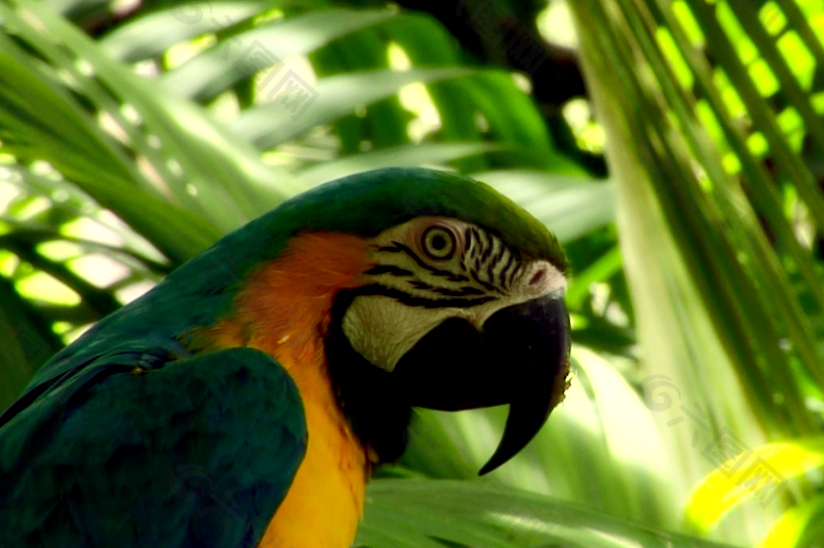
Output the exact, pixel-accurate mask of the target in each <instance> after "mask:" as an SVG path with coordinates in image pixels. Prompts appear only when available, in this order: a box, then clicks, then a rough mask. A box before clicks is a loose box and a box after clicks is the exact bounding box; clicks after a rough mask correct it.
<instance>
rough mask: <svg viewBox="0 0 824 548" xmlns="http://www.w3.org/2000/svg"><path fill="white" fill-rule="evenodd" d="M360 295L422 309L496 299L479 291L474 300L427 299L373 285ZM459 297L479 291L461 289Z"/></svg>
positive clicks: (466, 305) (449, 306) (476, 303)
mask: <svg viewBox="0 0 824 548" xmlns="http://www.w3.org/2000/svg"><path fill="white" fill-rule="evenodd" d="M438 289H442V290H444V291H451V290H449V289H446V288H436V289H433V291H436V292H438V291H437V290H438ZM465 289H470V290H472V291H469V292H467V291H463V290H465ZM358 291H359V292H360V293H359V294H360V295H383V296H384V297H391V298H393V299H395V300H396V301H398V302H400V303H403V304H405V305H407V306H419V307H423V308H470V307H473V306H478V305H480V304H484V303H488V302H489V301H494V300H496V299H497V297H493V296H491V295H484V293H483V292H482V291H480V295H481V296H478V297H474V298H466V299H462V298H446V299H427V298H426V297H418V296H415V295H410V294H409V293H404V292H403V291H401V290H399V289H394V288H391V287H386V286H385V285H380V284H374V285H367V286H364V287H362V288H360V289H359V290H358ZM460 291H461V296H463V295H476V293H474V291H479V290H477V289H475V288H462V290H460ZM449 296H450V297H457V296H453V295H449Z"/></svg>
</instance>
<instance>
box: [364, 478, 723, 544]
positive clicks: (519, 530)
mask: <svg viewBox="0 0 824 548" xmlns="http://www.w3.org/2000/svg"><path fill="white" fill-rule="evenodd" d="M444 545H447V546H456V545H458V546H489V547H496V548H514V547H518V546H559V547H579V546H580V547H587V548H618V547H621V546H639V547H643V548H665V547H668V548H681V547H684V548H686V547H690V548H722V545H720V544H716V543H712V542H707V541H702V540H699V539H695V538H689V537H685V536H681V535H677V534H669V533H661V532H655V531H651V530H650V529H648V528H647V527H645V526H643V525H639V524H633V523H630V522H626V521H622V520H620V519H617V518H614V517H611V516H607V515H605V514H599V513H597V512H592V511H590V510H586V509H584V508H579V507H576V506H572V505H570V504H568V503H564V502H560V501H557V500H553V499H551V498H549V497H545V496H540V495H535V494H531V493H526V492H522V491H517V490H513V489H504V488H500V487H494V486H492V485H489V484H486V483H483V482H477V481H476V482H469V481H461V482H459V481H443V480H441V481H421V480H389V479H387V480H377V481H374V482H372V484H371V485H370V486H369V489H368V490H367V502H366V512H365V516H364V520H363V523H362V524H361V526H360V528H359V530H358V539H357V541H356V542H355V546H359V547H364V548H365V547H369V548H390V547H394V546H409V547H424V546H426V547H430V546H431V547H442V546H444Z"/></svg>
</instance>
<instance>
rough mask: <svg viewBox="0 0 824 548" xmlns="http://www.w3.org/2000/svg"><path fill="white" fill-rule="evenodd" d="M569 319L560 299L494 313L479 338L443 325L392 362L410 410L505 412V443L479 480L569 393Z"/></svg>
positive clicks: (459, 322)
mask: <svg viewBox="0 0 824 548" xmlns="http://www.w3.org/2000/svg"><path fill="white" fill-rule="evenodd" d="M569 349H570V326H569V313H568V312H567V309H566V305H565V304H564V301H563V298H562V297H561V296H545V297H541V298H538V299H534V300H531V301H527V302H524V303H520V304H517V305H513V306H510V307H507V308H504V309H501V310H499V311H498V312H496V313H495V314H493V315H492V316H490V317H489V319H488V320H486V322H485V323H484V325H483V328H482V329H481V330H480V331H479V330H478V329H476V328H475V327H473V326H472V325H471V324H469V323H468V322H467V321H465V320H463V319H459V318H452V319H450V320H447V321H445V322H444V323H442V324H441V325H439V326H438V327H436V328H435V329H433V330H432V331H431V332H429V333H428V334H427V335H426V336H425V337H424V338H423V339H421V340H420V341H419V342H418V343H417V344H416V345H415V347H414V348H412V350H410V351H409V352H408V353H407V354H406V355H404V357H403V358H402V359H401V360H400V361H399V362H398V364H397V366H396V367H395V370H394V373H393V377H394V380H395V381H396V382H397V386H398V387H399V389H400V390H401V391H402V393H403V394H404V395H405V397H407V398H408V401H409V403H410V405H412V406H415V407H426V408H430V409H439V410H447V411H455V410H460V409H472V408H477V407H488V406H492V405H502V404H506V403H508V404H509V416H508V418H507V421H506V428H505V430H504V435H503V438H502V439H501V442H500V444H499V445H498V448H497V449H496V450H495V453H494V454H493V455H492V458H490V459H489V462H487V463H486V464H485V465H484V466H483V468H481V471H480V474H481V475H483V474H486V473H488V472H491V471H492V470H494V469H495V468H497V467H499V466H500V465H502V464H503V463H505V462H506V461H508V460H509V459H510V458H512V457H513V456H514V455H515V454H517V453H518V452H519V451H520V450H521V449H523V447H524V446H525V445H526V444H527V443H529V441H530V440H531V439H532V438H533V437H534V436H535V434H537V433H538V431H539V430H540V429H541V427H542V426H543V424H544V422H546V419H547V417H548V416H549V413H550V411H552V409H553V408H554V407H555V406H556V405H558V404H559V403H560V402H561V400H562V399H563V397H564V391H565V390H566V388H567V386H568V381H567V375H568V374H569Z"/></svg>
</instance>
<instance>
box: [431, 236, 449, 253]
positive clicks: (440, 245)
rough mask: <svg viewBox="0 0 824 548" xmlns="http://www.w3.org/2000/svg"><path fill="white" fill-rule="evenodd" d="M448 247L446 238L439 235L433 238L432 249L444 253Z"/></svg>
mask: <svg viewBox="0 0 824 548" xmlns="http://www.w3.org/2000/svg"><path fill="white" fill-rule="evenodd" d="M445 247H446V238H444V237H443V236H441V235H440V234H438V235H437V236H435V237H433V238H432V249H434V250H436V251H442V250H443V249H444V248H445Z"/></svg>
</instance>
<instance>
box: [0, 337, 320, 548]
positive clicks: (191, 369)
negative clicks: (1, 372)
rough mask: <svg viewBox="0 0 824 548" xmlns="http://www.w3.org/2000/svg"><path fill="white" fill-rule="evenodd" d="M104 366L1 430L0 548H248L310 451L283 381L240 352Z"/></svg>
mask: <svg viewBox="0 0 824 548" xmlns="http://www.w3.org/2000/svg"><path fill="white" fill-rule="evenodd" d="M102 360H103V361H104V363H98V364H95V363H92V364H89V365H88V367H90V368H92V370H94V371H96V374H95V378H92V379H89V378H85V379H83V380H82V381H80V382H83V383H84V386H83V387H79V386H74V385H73V383H72V382H71V381H69V382H67V383H65V384H64V385H62V386H61V387H59V388H57V389H55V390H54V391H52V392H50V393H49V394H48V395H47V396H46V397H45V398H44V399H42V400H37V401H36V402H34V403H33V404H32V405H29V406H28V407H26V408H25V409H23V410H21V411H20V412H19V413H17V414H16V415H15V416H14V417H13V418H12V419H11V421H10V422H9V423H8V424H7V425H6V426H5V428H6V430H5V432H4V433H3V437H2V440H3V443H2V445H0V509H1V511H0V546H2V547H3V548H12V547H18V546H20V547H23V546H25V547H30V546H31V547H33V546H48V547H52V546H53V547H58V546H59V547H63V548H79V547H84V546H118V547H124V548H125V547H138V546H140V547H148V546H153V547H160V548H163V547H175V548H184V547H185V548H189V547H191V548H195V547H199V548H202V547H215V548H223V547H239V546H247V547H252V546H255V545H256V544H257V541H258V540H259V538H260V536H261V535H262V533H263V531H264V530H265V527H266V524H267V523H268V521H269V519H270V518H271V516H272V515H273V514H274V512H275V510H276V509H277V506H278V504H279V503H280V501H281V500H282V499H283V497H284V495H285V493H286V491H287V489H288V488H289V485H290V483H291V480H292V477H293V476H294V473H295V471H296V470H297V468H298V466H299V464H300V462H301V459H302V458H303V454H304V451H305V448H306V425H305V421H304V416H303V409H302V406H301V401H300V396H299V394H298V392H297V389H296V387H295V385H294V383H293V382H292V380H291V378H290V377H289V375H288V374H286V372H285V371H284V370H283V369H282V368H281V367H280V366H279V365H277V363H275V361H274V360H273V359H272V358H270V357H269V356H266V355H265V354H263V353H262V352H259V351H257V350H252V349H246V348H238V349H231V350H221V351H217V352H213V353H210V354H206V355H203V356H198V357H193V358H183V359H175V358H174V357H173V356H171V355H166V356H162V357H161V356H157V355H153V354H152V353H151V352H149V351H147V352H145V353H141V352H125V353H122V354H117V353H116V354H111V355H108V356H106V357H105V358H102ZM166 360H172V361H166ZM75 378H76V379H82V378H83V376H82V375H77V376H75ZM66 392H69V393H70V394H69V395H68V397H66ZM50 398H57V399H60V400H63V401H62V403H61V405H60V409H59V410H58V411H57V412H52V413H47V414H45V415H44V414H43V413H42V410H41V409H40V406H41V405H45V406H46V407H48V406H49V399H50Z"/></svg>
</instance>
